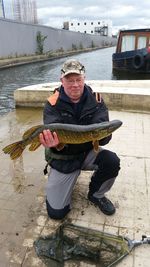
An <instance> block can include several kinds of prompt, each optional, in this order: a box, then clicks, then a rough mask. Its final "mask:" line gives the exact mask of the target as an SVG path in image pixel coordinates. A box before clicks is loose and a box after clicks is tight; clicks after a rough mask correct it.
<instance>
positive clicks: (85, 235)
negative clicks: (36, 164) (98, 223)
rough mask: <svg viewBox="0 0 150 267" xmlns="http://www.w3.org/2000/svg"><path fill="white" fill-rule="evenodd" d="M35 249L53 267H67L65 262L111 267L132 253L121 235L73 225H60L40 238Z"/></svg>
mask: <svg viewBox="0 0 150 267" xmlns="http://www.w3.org/2000/svg"><path fill="white" fill-rule="evenodd" d="M34 248H35V251H36V253H37V255H38V257H40V258H41V259H42V261H43V262H44V263H45V264H46V266H50V267H64V266H66V265H65V264H66V263H69V265H67V266H74V267H76V266H91V267H92V266H96V267H110V266H114V264H116V263H117V261H119V260H120V259H122V257H124V256H125V255H127V254H128V252H129V249H128V244H127V241H126V240H125V239H124V238H123V237H121V236H115V235H110V234H107V233H104V232H100V231H97V230H92V229H89V228H84V227H80V226H77V225H72V224H64V225H61V226H60V227H59V228H58V229H57V230H56V232H55V233H53V234H52V235H50V236H46V237H40V238H38V239H37V240H36V241H35V242H34ZM80 264H81V265H80Z"/></svg>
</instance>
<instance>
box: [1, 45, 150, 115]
mask: <svg viewBox="0 0 150 267" xmlns="http://www.w3.org/2000/svg"><path fill="white" fill-rule="evenodd" d="M114 52H115V47H110V48H104V49H99V50H96V51H92V52H88V53H81V54H77V55H74V56H73V57H67V58H76V59H78V60H79V61H81V62H82V63H83V64H84V65H85V68H86V79H87V80H114V79H115V80H116V79H122V80H128V79H149V75H139V74H138V75H134V76H133V75H130V76H129V74H128V73H123V74H117V73H113V72H112V54H113V53H114ZM67 58H61V59H55V60H50V61H43V62H39V63H33V64H27V65H22V66H16V67H12V68H8V69H3V70H0V114H6V113H8V112H9V111H11V110H13V109H14V108H15V103H14V99H13V92H14V90H15V89H17V88H20V87H24V86H28V85H32V84H38V83H47V82H57V81H59V77H60V69H61V66H62V64H63V62H64V61H65V60H66V59H67Z"/></svg>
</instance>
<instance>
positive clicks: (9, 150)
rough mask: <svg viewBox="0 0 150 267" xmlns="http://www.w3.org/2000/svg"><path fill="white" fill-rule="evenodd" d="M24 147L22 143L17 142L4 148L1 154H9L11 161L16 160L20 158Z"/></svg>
mask: <svg viewBox="0 0 150 267" xmlns="http://www.w3.org/2000/svg"><path fill="white" fill-rule="evenodd" d="M25 147H26V145H25V144H24V142H23V141H18V142H15V143H12V144H10V145H8V146H6V147H4V148H3V152H4V153H5V154H9V155H10V158H11V159H17V158H19V157H20V156H21V154H22V152H23V150H24V149H25Z"/></svg>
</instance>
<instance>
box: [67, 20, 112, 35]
mask: <svg viewBox="0 0 150 267" xmlns="http://www.w3.org/2000/svg"><path fill="white" fill-rule="evenodd" d="M63 28H64V29H66V30H70V31H75V32H82V33H89V34H99V35H103V36H110V37H111V36H112V21H111V20H91V21H90V20H82V21H81V20H72V21H66V22H64V25H63Z"/></svg>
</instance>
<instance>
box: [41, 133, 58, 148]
mask: <svg viewBox="0 0 150 267" xmlns="http://www.w3.org/2000/svg"><path fill="white" fill-rule="evenodd" d="M39 139H40V142H41V144H42V145H43V146H44V147H56V146H57V145H58V144H59V139H58V136H57V134H56V133H55V132H53V133H52V132H51V131H50V130H44V131H43V133H40V135H39Z"/></svg>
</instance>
